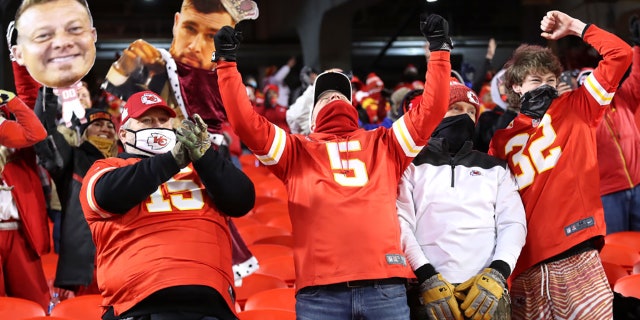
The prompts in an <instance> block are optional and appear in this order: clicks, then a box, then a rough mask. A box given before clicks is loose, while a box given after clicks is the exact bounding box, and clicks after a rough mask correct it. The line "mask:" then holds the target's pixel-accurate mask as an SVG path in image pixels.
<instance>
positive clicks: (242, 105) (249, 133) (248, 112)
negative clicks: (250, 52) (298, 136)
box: [213, 26, 285, 163]
mask: <svg viewBox="0 0 640 320" xmlns="http://www.w3.org/2000/svg"><path fill="white" fill-rule="evenodd" d="M214 40H215V44H216V52H214V54H213V60H214V61H216V62H217V63H218V66H217V67H216V72H217V73H218V85H219V86H220V95H221V96H222V102H223V105H224V108H225V110H226V111H227V117H228V119H229V123H231V126H232V127H233V129H234V130H235V131H236V133H237V134H238V136H239V137H240V140H241V141H242V142H243V143H244V144H245V145H246V146H247V147H248V148H249V149H250V150H251V151H253V152H254V153H255V154H256V155H258V156H259V157H261V159H260V160H261V161H262V162H263V163H265V162H266V163H268V162H269V159H272V160H273V159H275V158H277V157H278V156H279V155H281V154H282V150H283V148H284V144H285V143H284V140H280V139H284V137H285V132H284V130H282V129H280V128H278V127H277V126H276V125H274V124H273V123H271V122H269V121H268V120H267V119H265V118H264V117H262V116H260V115H259V114H258V113H256V112H255V111H254V109H253V107H252V106H251V102H250V101H249V97H248V96H247V93H246V92H247V91H246V88H245V86H244V84H242V76H241V75H240V72H239V71H238V69H237V63H236V51H237V49H238V46H239V45H240V42H241V41H242V34H241V33H239V32H237V31H236V30H234V29H233V28H231V27H229V26H225V27H223V28H222V29H220V31H218V32H217V33H216V34H215V36H214ZM275 140H278V141H281V142H282V143H276V144H275V145H277V146H278V148H275V149H274V150H271V149H272V148H271V146H272V145H274V144H272V142H273V141H275ZM271 151H273V152H271ZM262 155H264V156H262Z"/></svg>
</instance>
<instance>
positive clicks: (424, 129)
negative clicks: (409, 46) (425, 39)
mask: <svg viewBox="0 0 640 320" xmlns="http://www.w3.org/2000/svg"><path fill="white" fill-rule="evenodd" d="M449 59H450V53H449V52H448V51H435V52H432V53H431V57H430V58H429V63H428V64H427V69H428V70H429V71H428V72H427V74H426V81H425V86H424V92H423V93H422V99H420V104H419V106H418V108H411V110H409V111H408V112H407V115H409V117H408V118H407V119H408V121H407V122H410V123H408V124H407V126H408V127H409V126H411V127H413V130H415V133H416V134H417V137H418V138H419V141H420V144H422V145H424V144H426V142H427V140H429V137H431V133H432V132H433V130H435V128H436V127H437V126H438V124H440V122H441V121H442V118H444V114H445V113H447V109H449V88H450V84H449V79H450V78H451V61H450V60H449Z"/></svg>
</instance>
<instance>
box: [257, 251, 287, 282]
mask: <svg viewBox="0 0 640 320" xmlns="http://www.w3.org/2000/svg"><path fill="white" fill-rule="evenodd" d="M259 264H260V268H258V270H257V271H256V273H259V274H266V275H270V276H274V277H278V278H280V279H282V280H284V281H285V282H286V283H287V285H288V286H289V287H293V285H294V283H295V282H296V270H295V266H294V264H293V256H288V255H287V256H277V257H273V258H271V259H266V260H264V261H259Z"/></svg>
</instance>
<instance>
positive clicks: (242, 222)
mask: <svg viewBox="0 0 640 320" xmlns="http://www.w3.org/2000/svg"><path fill="white" fill-rule="evenodd" d="M231 221H233V224H234V225H235V226H236V229H237V228H244V227H246V226H255V225H262V224H263V223H262V222H260V221H258V220H256V219H254V218H252V217H251V216H250V215H246V216H244V217H241V218H231Z"/></svg>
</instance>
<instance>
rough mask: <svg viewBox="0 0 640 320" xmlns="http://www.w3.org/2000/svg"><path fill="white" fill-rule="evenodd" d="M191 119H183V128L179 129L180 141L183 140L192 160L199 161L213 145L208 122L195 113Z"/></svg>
mask: <svg viewBox="0 0 640 320" xmlns="http://www.w3.org/2000/svg"><path fill="white" fill-rule="evenodd" d="M193 120H195V123H193V122H192V121H191V120H188V119H184V120H182V128H180V129H178V136H177V138H178V141H180V142H182V144H183V145H184V147H185V149H186V150H187V153H188V154H189V158H191V161H194V162H195V161H198V159H200V158H202V156H203V155H204V153H205V152H206V151H207V149H209V147H211V140H209V134H208V133H207V124H206V123H204V121H203V120H202V118H200V116H199V115H198V114H194V115H193Z"/></svg>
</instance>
